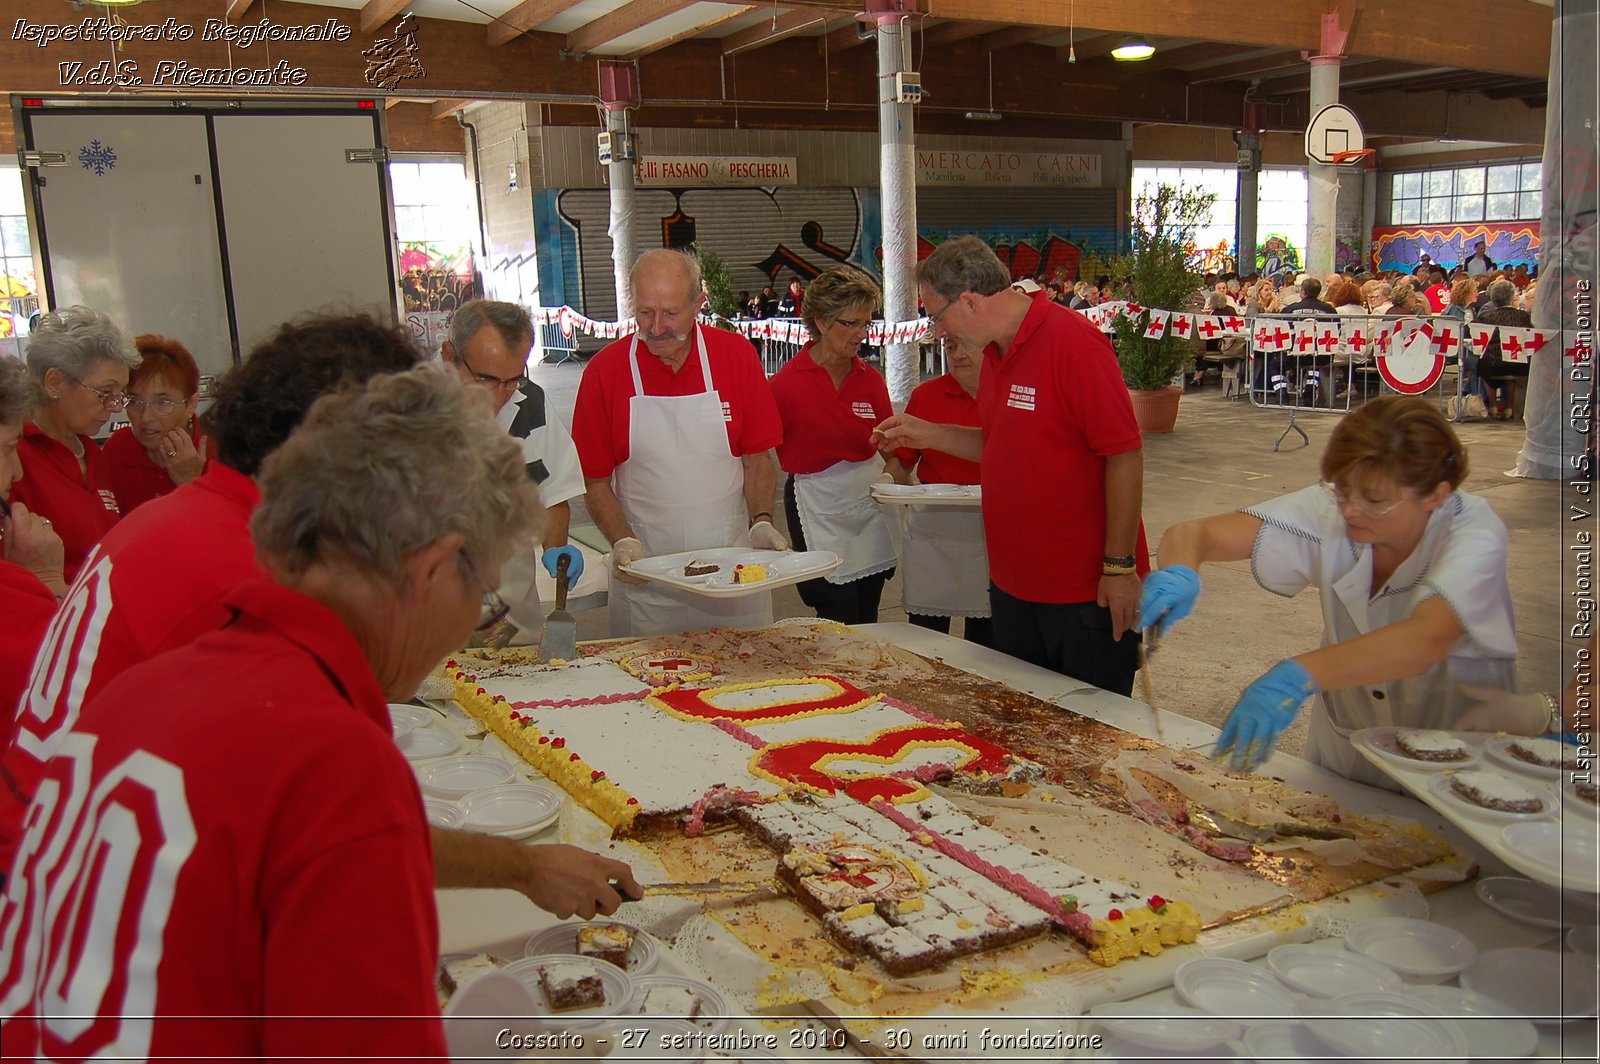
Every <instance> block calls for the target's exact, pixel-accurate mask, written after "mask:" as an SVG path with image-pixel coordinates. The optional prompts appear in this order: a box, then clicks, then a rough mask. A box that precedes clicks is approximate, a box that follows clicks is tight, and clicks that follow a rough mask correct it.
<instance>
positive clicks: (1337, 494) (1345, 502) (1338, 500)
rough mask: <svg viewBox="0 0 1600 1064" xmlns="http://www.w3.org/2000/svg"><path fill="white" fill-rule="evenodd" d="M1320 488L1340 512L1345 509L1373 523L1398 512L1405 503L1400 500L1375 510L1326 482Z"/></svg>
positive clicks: (1368, 504) (1403, 500)
mask: <svg viewBox="0 0 1600 1064" xmlns="http://www.w3.org/2000/svg"><path fill="white" fill-rule="evenodd" d="M1322 487H1323V490H1325V491H1327V493H1328V494H1329V495H1332V496H1333V504H1334V505H1335V506H1337V507H1339V508H1340V509H1341V510H1343V509H1346V508H1348V509H1351V510H1354V511H1355V512H1356V513H1358V514H1360V515H1361V516H1363V517H1366V518H1368V519H1370V520H1373V521H1376V520H1378V519H1379V518H1380V517H1388V516H1389V515H1390V514H1392V513H1394V512H1395V511H1396V510H1398V509H1399V508H1400V507H1401V506H1403V505H1405V501H1406V500H1405V499H1404V498H1401V499H1400V500H1399V501H1398V502H1394V503H1391V504H1389V505H1388V506H1385V507H1384V508H1383V509H1381V510H1379V509H1375V508H1374V507H1373V506H1372V505H1371V504H1370V503H1365V502H1362V501H1361V500H1360V499H1355V498H1352V497H1350V496H1349V495H1346V494H1345V493H1344V492H1343V491H1341V490H1340V489H1339V488H1338V486H1337V485H1334V484H1329V483H1328V482H1327V481H1323V482H1322Z"/></svg>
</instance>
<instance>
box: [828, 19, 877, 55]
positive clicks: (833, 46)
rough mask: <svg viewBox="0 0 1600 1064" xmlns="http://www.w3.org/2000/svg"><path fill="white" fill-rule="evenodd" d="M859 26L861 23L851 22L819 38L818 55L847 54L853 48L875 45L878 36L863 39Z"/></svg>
mask: <svg viewBox="0 0 1600 1064" xmlns="http://www.w3.org/2000/svg"><path fill="white" fill-rule="evenodd" d="M859 25H860V24H859V23H857V22H855V21H854V20H851V22H850V23H849V25H846V26H843V27H841V28H839V29H836V30H833V31H832V32H829V33H824V34H823V35H822V36H820V37H818V38H817V54H818V55H837V54H838V53H840V52H847V51H849V50H850V49H852V48H858V47H860V46H861V45H863V44H870V43H873V42H874V41H875V40H876V34H873V35H871V36H867V37H862V36H861V34H860V33H859V32H857V30H858V27H859Z"/></svg>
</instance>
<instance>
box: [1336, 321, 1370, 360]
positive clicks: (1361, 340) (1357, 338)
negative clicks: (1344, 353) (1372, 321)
mask: <svg viewBox="0 0 1600 1064" xmlns="http://www.w3.org/2000/svg"><path fill="white" fill-rule="evenodd" d="M1341 328H1342V330H1343V335H1344V342H1345V346H1346V347H1348V348H1349V349H1350V350H1351V351H1352V352H1353V353H1355V354H1358V355H1359V354H1361V353H1362V352H1364V351H1365V350H1366V349H1367V344H1368V342H1370V341H1371V339H1372V336H1371V334H1370V333H1369V332H1368V331H1367V323H1366V322H1364V321H1347V322H1344V323H1342V325H1341Z"/></svg>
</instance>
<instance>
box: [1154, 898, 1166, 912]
mask: <svg viewBox="0 0 1600 1064" xmlns="http://www.w3.org/2000/svg"><path fill="white" fill-rule="evenodd" d="M1166 907H1167V899H1165V898H1163V897H1162V896H1161V895H1159V894H1152V895H1150V908H1152V909H1154V910H1155V911H1156V912H1160V911H1161V910H1162V909H1165V908H1166Z"/></svg>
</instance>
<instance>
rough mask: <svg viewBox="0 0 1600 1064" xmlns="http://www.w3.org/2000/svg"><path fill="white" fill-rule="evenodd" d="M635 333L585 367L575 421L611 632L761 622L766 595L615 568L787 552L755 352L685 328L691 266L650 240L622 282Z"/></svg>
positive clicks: (698, 295)
mask: <svg viewBox="0 0 1600 1064" xmlns="http://www.w3.org/2000/svg"><path fill="white" fill-rule="evenodd" d="M629 284H630V288H631V289H632V292H633V306H634V317H635V319H636V321H637V323H638V324H637V328H638V331H637V332H635V333H634V334H633V335H631V336H625V337H623V338H622V339H620V340H617V341H615V342H614V343H612V344H610V345H608V346H607V347H605V348H604V349H602V350H601V351H600V352H599V353H598V354H597V355H595V356H594V358H592V359H590V360H589V364H588V365H587V366H586V367H584V371H583V380H582V382H581V383H580V384H579V385H578V400H577V405H576V407H575V409H574V411H573V416H572V429H573V432H572V436H573V441H574V442H575V443H576V444H577V445H578V458H579V461H580V462H581V463H582V465H583V475H584V483H585V486H586V489H587V495H586V499H587V502H588V508H589V516H590V517H592V518H593V519H594V522H595V524H596V525H598V526H599V528H600V531H601V533H603V534H604V535H605V537H606V538H607V539H609V540H610V541H611V565H612V581H611V595H610V601H609V611H610V623H611V634H612V635H613V636H646V635H662V634H665V633H668V632H688V631H696V630H699V629H704V628H719V627H723V628H760V627H763V626H765V625H768V624H771V623H772V596H771V594H770V593H762V594H755V595H747V596H744V597H740V598H710V597H707V596H703V595H694V594H690V593H687V592H680V591H673V590H661V589H660V585H658V584H650V585H646V584H645V583H644V582H643V581H641V580H639V579H638V578H637V577H635V576H633V575H631V574H630V573H629V572H627V571H626V570H625V569H624V568H623V567H624V566H626V565H629V564H630V563H632V562H637V561H639V560H641V559H644V558H649V557H653V556H657V555H664V554H678V553H681V552H685V551H704V550H712V549H715V548H718V547H731V546H747V545H748V546H750V547H753V548H756V549H766V550H787V549H788V546H789V545H788V543H787V542H786V541H785V540H784V538H783V536H782V535H781V534H780V533H779V532H778V530H777V529H776V528H775V527H774V526H773V524H772V507H773V497H774V489H775V487H776V484H777V476H776V473H775V471H774V469H775V467H774V465H773V460H772V454H771V451H772V448H774V447H776V446H777V445H778V443H779V442H780V441H781V440H782V439H783V426H782V423H781V422H780V421H779V418H778V408H777V404H775V403H774V402H773V399H772V392H771V390H770V389H769V388H768V386H767V377H766V373H765V372H764V371H763V370H762V368H761V360H760V358H758V357H757V355H756V351H755V348H753V347H751V346H750V342H749V341H748V340H746V339H745V338H744V337H742V336H739V335H738V334H736V333H730V332H724V331H723V330H720V329H713V328H710V327H709V326H705V325H699V324H697V323H696V320H695V318H696V315H697V314H698V313H699V312H700V308H701V307H702V306H703V305H704V304H705V299H706V297H705V292H704V290H703V288H702V287H701V283H700V264H699V262H698V261H697V260H696V259H695V258H694V257H693V256H692V255H686V254H684V253H682V252H678V251H671V250H667V249H664V248H658V249H656V250H653V251H647V252H645V253H644V254H643V255H640V256H639V259H638V261H637V262H635V263H634V266H633V272H632V274H631V275H630V278H629Z"/></svg>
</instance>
